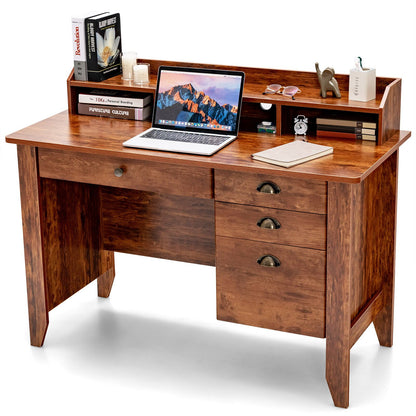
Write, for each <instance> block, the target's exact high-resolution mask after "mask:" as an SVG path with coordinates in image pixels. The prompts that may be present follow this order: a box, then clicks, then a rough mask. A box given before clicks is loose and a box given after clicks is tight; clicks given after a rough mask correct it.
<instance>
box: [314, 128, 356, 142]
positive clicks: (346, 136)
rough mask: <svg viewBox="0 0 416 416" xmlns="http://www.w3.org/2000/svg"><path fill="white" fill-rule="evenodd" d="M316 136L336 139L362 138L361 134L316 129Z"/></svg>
mask: <svg viewBox="0 0 416 416" xmlns="http://www.w3.org/2000/svg"><path fill="white" fill-rule="evenodd" d="M316 137H325V138H331V137H332V138H336V139H354V140H355V139H362V135H361V134H357V133H347V132H342V131H327V130H316Z"/></svg>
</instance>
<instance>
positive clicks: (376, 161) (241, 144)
mask: <svg viewBox="0 0 416 416" xmlns="http://www.w3.org/2000/svg"><path fill="white" fill-rule="evenodd" d="M149 126H150V123H149V122H142V121H133V120H117V119H110V118H101V117H90V116H80V115H69V114H68V112H67V111H64V112H62V113H59V114H57V115H55V116H52V117H50V118H48V119H46V120H43V121H41V122H39V123H36V124H34V125H32V126H30V127H27V128H25V129H22V130H20V131H18V132H15V133H12V134H10V135H8V136H7V138H6V139H7V142H8V143H16V144H25V145H29V146H38V147H40V148H49V149H59V150H61V151H62V150H67V151H75V152H80V153H93V154H96V155H104V156H105V155H107V156H111V157H116V158H117V157H121V158H127V159H135V160H149V161H155V162H164V163H170V164H179V165H182V166H185V165H187V166H195V167H204V168H218V169H226V170H235V171H242V172H244V171H247V169H250V172H252V173H266V174H270V175H273V176H286V177H292V178H305V179H315V180H323V181H333V182H348V183H357V182H361V181H362V180H364V178H365V177H367V176H368V175H369V174H370V173H371V172H372V171H373V170H375V169H376V168H377V167H378V166H379V165H381V164H382V163H383V162H384V161H385V160H386V159H387V158H388V157H389V156H390V155H391V154H393V153H394V152H395V151H396V150H397V149H398V148H399V146H400V145H401V144H403V143H404V142H405V141H406V140H407V139H408V138H409V137H410V132H406V131H402V132H398V133H396V134H395V135H394V136H393V137H392V138H391V139H389V140H388V141H387V142H385V143H383V144H382V145H376V144H375V143H372V142H361V141H345V140H341V139H325V140H316V139H315V140H311V141H312V142H313V143H319V144H325V145H328V146H332V147H333V148H334V153H333V154H332V155H328V156H325V157H322V158H319V159H315V160H312V161H309V162H308V163H303V164H301V165H297V166H293V167H291V168H288V169H287V168H281V167H278V166H275V165H270V164H268V163H263V162H259V161H253V160H252V158H251V155H252V154H253V153H255V152H259V151H261V150H266V149H269V148H271V147H275V146H278V145H281V144H285V143H288V142H289V141H292V140H293V136H275V135H270V134H267V133H262V134H257V133H246V132H242V133H240V134H239V136H238V138H237V139H236V140H235V141H234V142H232V143H231V144H229V145H228V146H226V147H225V148H223V149H221V150H220V151H219V152H218V153H216V154H214V155H213V156H210V157H207V156H197V155H187V154H180V153H171V152H159V151H153V150H140V149H131V148H126V147H123V145H122V143H123V142H124V141H126V140H127V139H129V138H131V137H133V136H135V135H137V134H139V133H140V132H142V131H143V130H145V129H146V128H148V127H149Z"/></svg>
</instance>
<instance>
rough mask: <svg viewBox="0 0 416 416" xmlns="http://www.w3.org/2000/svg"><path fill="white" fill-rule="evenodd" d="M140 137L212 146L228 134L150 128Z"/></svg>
mask: <svg viewBox="0 0 416 416" xmlns="http://www.w3.org/2000/svg"><path fill="white" fill-rule="evenodd" d="M141 137H146V138H148V139H157V140H168V141H173V142H186V143H199V144H210V145H214V146H218V145H220V144H222V143H224V142H225V141H226V140H228V139H229V138H230V136H220V135H212V134H201V133H198V134H195V133H189V132H187V133H184V132H181V131H171V130H150V131H148V132H147V133H145V134H143V135H142V136H141Z"/></svg>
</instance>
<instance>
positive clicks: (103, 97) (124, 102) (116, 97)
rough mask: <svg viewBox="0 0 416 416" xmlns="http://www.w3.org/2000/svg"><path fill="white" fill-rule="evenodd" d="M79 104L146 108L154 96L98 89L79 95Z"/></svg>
mask: <svg viewBox="0 0 416 416" xmlns="http://www.w3.org/2000/svg"><path fill="white" fill-rule="evenodd" d="M78 102H79V103H83V104H99V105H113V106H119V107H145V106H147V105H148V104H150V103H151V102H152V95H151V94H146V93H143V92H127V91H115V90H101V89H97V90H92V91H90V93H88V94H79V95H78Z"/></svg>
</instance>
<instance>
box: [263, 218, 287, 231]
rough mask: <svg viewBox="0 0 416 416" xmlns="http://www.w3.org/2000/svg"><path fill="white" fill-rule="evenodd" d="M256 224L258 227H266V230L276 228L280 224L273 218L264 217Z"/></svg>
mask: <svg viewBox="0 0 416 416" xmlns="http://www.w3.org/2000/svg"><path fill="white" fill-rule="evenodd" d="M257 226H258V227H260V228H266V229H268V230H278V229H279V228H280V227H281V225H280V222H279V221H277V220H275V219H274V218H269V217H265V218H262V219H261V220H259V221H258V222H257Z"/></svg>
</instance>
